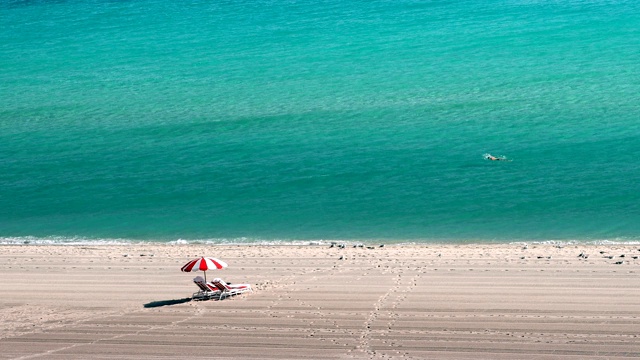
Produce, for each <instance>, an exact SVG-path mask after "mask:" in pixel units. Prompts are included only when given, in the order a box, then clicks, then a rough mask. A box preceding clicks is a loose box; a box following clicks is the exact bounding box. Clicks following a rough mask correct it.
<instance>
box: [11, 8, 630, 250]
mask: <svg viewBox="0 0 640 360" xmlns="http://www.w3.org/2000/svg"><path fill="white" fill-rule="evenodd" d="M485 153H491V154H493V155H496V156H506V157H507V158H508V159H509V160H511V161H488V160H485V159H484V158H483V154H485ZM330 240H340V241H358V242H367V241H368V242H387V243H393V242H399V243H407V242H417V243H420V242H445V243H466V242H475V243H478V242H519V241H549V240H552V241H566V242H571V241H580V242H598V241H618V242H638V241H640V2H637V1H615V0H609V1H605V0H593V1H588V0H587V1H577V0H557V1H551V0H549V1H543V0H540V1H535V0H468V1H445V0H442V1H428V0H425V1H417V0H411V1H410V0H395V1H378V0H370V1H355V0H325V1H323V0H315V1H307V0H299V1H285V0H282V1H261V0H251V1H247V0H236V1H226V0H220V1H204V0H202V1H169V0H140V1H126V0H119V1H116V0H100V1H99V0H76V1H72V0H69V1H63V0H59V1H53V0H51V1H46V0H41V1H36V0H32V1H27V0H24V1H11V0H3V1H2V2H0V243H5V244H19V243H25V242H27V243H78V242H89V243H110V242H139V241H143V242H147V241H149V242H176V241H178V242H211V243H297V242H314V241H330Z"/></svg>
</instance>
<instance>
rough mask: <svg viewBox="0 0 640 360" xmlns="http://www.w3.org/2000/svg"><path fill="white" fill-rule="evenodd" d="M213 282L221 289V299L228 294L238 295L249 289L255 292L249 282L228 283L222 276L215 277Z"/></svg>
mask: <svg viewBox="0 0 640 360" xmlns="http://www.w3.org/2000/svg"><path fill="white" fill-rule="evenodd" d="M212 283H213V285H215V286H216V287H217V288H218V289H219V290H220V300H222V299H224V298H225V297H227V296H233V295H238V294H242V293H244V292H247V291H250V292H253V289H252V288H251V285H249V284H227V283H226V282H224V280H222V279H220V278H215V279H213V281H212Z"/></svg>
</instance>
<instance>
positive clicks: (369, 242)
mask: <svg viewBox="0 0 640 360" xmlns="http://www.w3.org/2000/svg"><path fill="white" fill-rule="evenodd" d="M242 239H245V238H242ZM332 244H333V245H339V244H344V245H346V246H354V245H359V244H361V245H364V246H379V245H384V246H448V245H469V246H473V245H524V244H533V245H559V246H573V245H596V246H599V245H603V246H607V245H630V246H635V245H640V239H597V240H593V239H588V240H575V239H573V240H562V239H546V240H526V239H525V240H510V241H499V240H461V241H448V240H429V239H413V240H388V239H382V240H380V239H338V240H332V239H328V240H326V239H320V240H246V241H244V240H243V241H235V240H222V239H211V240H209V239H195V240H185V239H178V240H157V241H155V240H135V239H120V238H114V239H111V238H106V239H92V238H82V237H69V238H65V237H42V238H38V237H32V236H25V237H0V246H23V245H24V246H136V245H149V246H320V247H322V246H330V245H332Z"/></svg>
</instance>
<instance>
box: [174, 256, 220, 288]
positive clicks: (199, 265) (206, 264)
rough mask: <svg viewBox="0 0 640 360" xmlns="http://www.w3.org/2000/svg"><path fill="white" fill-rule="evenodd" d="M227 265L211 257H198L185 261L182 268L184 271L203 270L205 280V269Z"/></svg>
mask: <svg viewBox="0 0 640 360" xmlns="http://www.w3.org/2000/svg"><path fill="white" fill-rule="evenodd" d="M226 267H227V263H226V262H224V261H222V260H220V259H216V258H212V257H204V256H203V257H200V258H197V259H195V260H191V261H189V262H188V263H186V264H185V265H184V266H183V267H182V269H180V270H182V271H184V272H191V271H200V270H202V271H204V281H205V282H206V281H207V270H220V269H224V268H226Z"/></svg>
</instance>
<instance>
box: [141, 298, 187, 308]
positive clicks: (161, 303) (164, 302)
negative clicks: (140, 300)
mask: <svg viewBox="0 0 640 360" xmlns="http://www.w3.org/2000/svg"><path fill="white" fill-rule="evenodd" d="M191 300H192V299H191V298H190V297H188V298H182V299H172V300H159V301H152V302H150V303H146V304H144V305H143V306H144V307H145V308H155V307H160V306H169V305H177V304H184V303H188V302H189V301H191Z"/></svg>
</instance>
